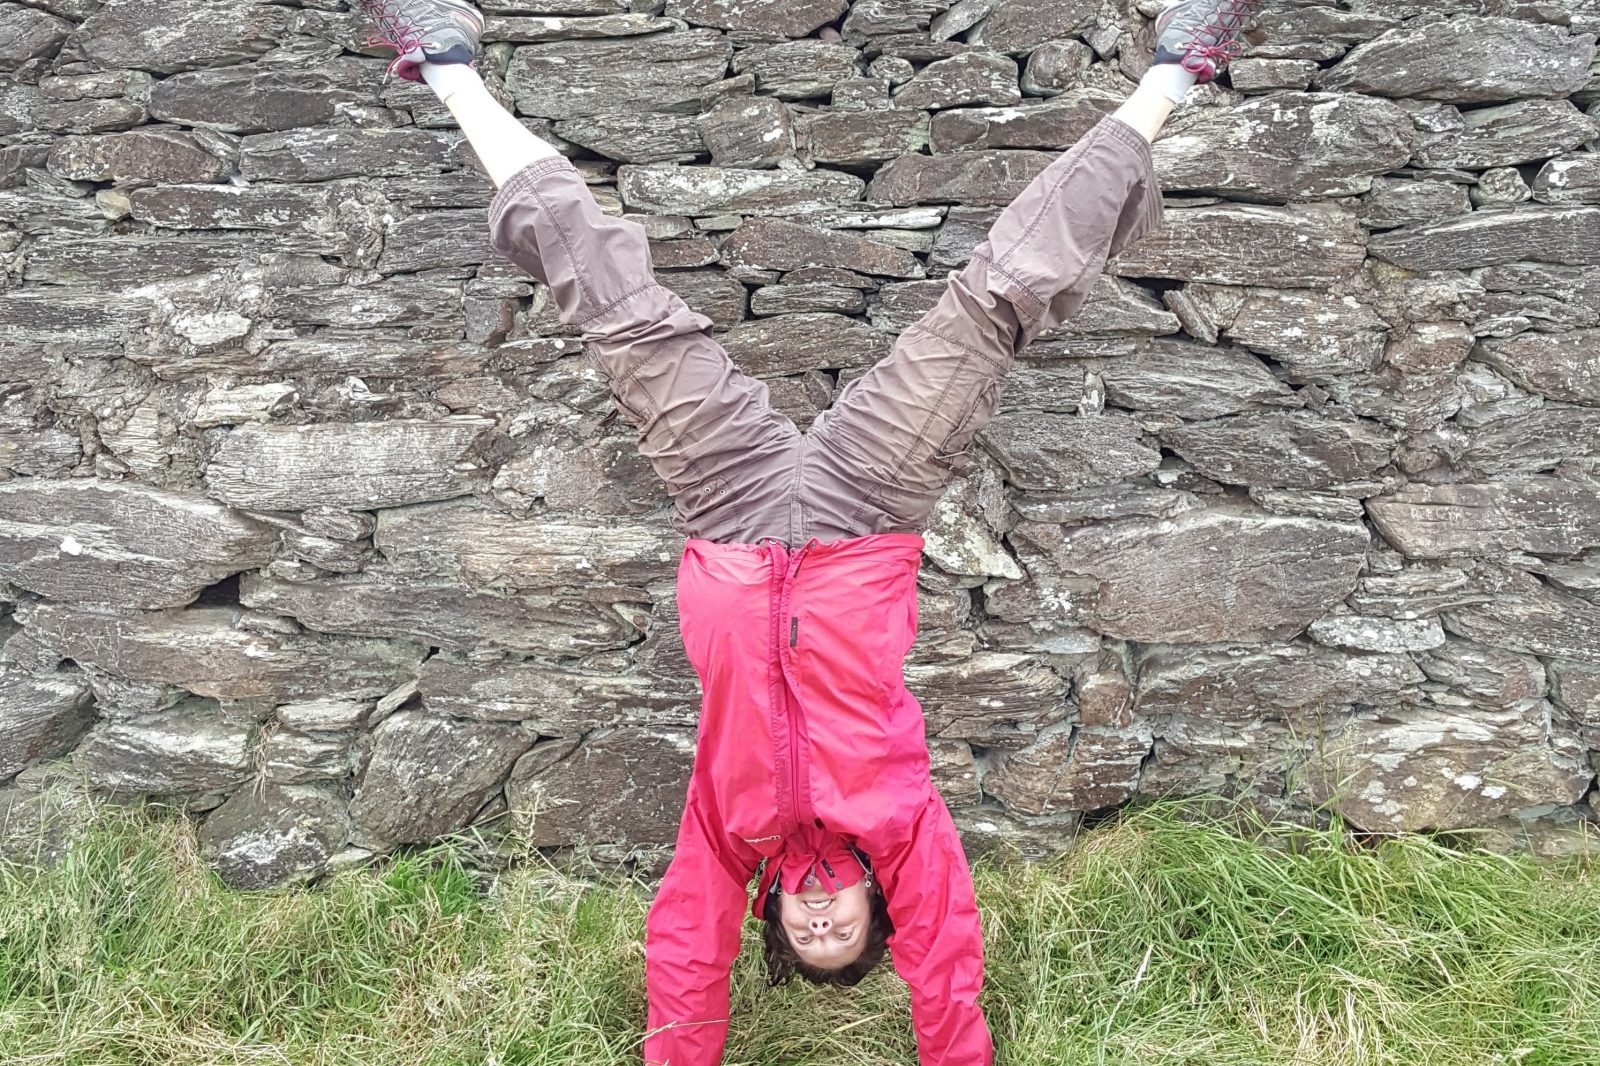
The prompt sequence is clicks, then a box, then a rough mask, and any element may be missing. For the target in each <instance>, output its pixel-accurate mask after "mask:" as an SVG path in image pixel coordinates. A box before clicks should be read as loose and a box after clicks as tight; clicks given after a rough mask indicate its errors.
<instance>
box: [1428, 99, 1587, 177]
mask: <svg viewBox="0 0 1600 1066" xmlns="http://www.w3.org/2000/svg"><path fill="white" fill-rule="evenodd" d="M1461 117H1462V128H1461V129H1460V130H1459V131H1457V132H1454V133H1451V134H1448V135H1447V136H1445V137H1442V138H1440V139H1438V140H1435V141H1431V142H1428V143H1425V144H1422V145H1419V146H1418V148H1417V154H1416V159H1415V162H1416V163H1417V164H1418V165H1420V166H1426V167H1462V168H1465V169H1469V170H1471V169H1478V170H1481V169H1482V168H1484V167H1504V166H1514V165H1516V164H1518V163H1532V162H1535V161H1538V160H1542V159H1548V158H1550V157H1551V156H1553V155H1559V154H1560V153H1562V152H1564V151H1566V150H1567V149H1569V148H1575V147H1577V146H1578V145H1580V144H1582V143H1584V142H1585V141H1587V140H1589V139H1590V138H1592V137H1594V136H1595V134H1596V132H1600V131H1597V130H1596V127H1595V123H1594V122H1593V120H1591V119H1589V118H1587V117H1586V116H1585V115H1584V114H1583V112H1581V111H1579V110H1578V109H1577V108H1576V107H1573V106H1572V104H1571V102H1570V101H1567V100H1519V101H1517V102H1515V103H1510V104H1501V105H1500V106H1498V107H1481V108H1476V109H1474V110H1471V111H1467V112H1466V113H1464V114H1463V115H1462V116H1461Z"/></svg>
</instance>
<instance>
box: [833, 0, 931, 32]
mask: <svg viewBox="0 0 1600 1066" xmlns="http://www.w3.org/2000/svg"><path fill="white" fill-rule="evenodd" d="M949 6H950V3H949V0H853V2H852V3H851V5H850V17H849V18H847V19H845V20H844V37H845V40H847V41H851V42H858V41H863V40H866V39H868V38H873V37H883V36H886V35H889V34H908V35H910V36H912V37H913V38H916V39H924V40H925V39H926V35H925V34H924V33H923V32H922V31H924V30H927V29H928V28H929V26H930V24H931V23H932V21H933V17H934V16H935V15H938V14H939V13H941V12H942V11H944V10H945V9H946V8H948V7H949Z"/></svg>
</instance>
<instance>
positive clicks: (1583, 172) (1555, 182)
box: [1533, 152, 1600, 204]
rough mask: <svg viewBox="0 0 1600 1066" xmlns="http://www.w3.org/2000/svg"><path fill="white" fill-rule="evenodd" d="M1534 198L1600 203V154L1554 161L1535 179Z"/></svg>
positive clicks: (1563, 201) (1571, 202)
mask: <svg viewBox="0 0 1600 1066" xmlns="http://www.w3.org/2000/svg"><path fill="white" fill-rule="evenodd" d="M1533 198H1534V199H1535V200H1538V201H1539V202H1540V203H1546V204H1600V153H1595V152H1587V153H1582V154H1578V155H1570V156H1564V157H1562V158H1560V159H1552V160H1550V161H1549V162H1548V163H1546V164H1545V165H1544V166H1542V167H1540V168H1539V173H1538V174H1537V175H1536V176H1535V177H1534V179H1533Z"/></svg>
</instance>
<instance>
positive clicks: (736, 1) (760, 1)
mask: <svg viewBox="0 0 1600 1066" xmlns="http://www.w3.org/2000/svg"><path fill="white" fill-rule="evenodd" d="M849 6H850V5H849V4H848V3H847V2H846V0H668V3H667V14H668V15H669V16H671V17H672V18H681V19H683V20H684V21H685V22H688V23H691V24H693V25H696V26H715V27H716V28H718V29H722V30H754V31H757V32H759V33H776V34H779V35H781V36H784V37H808V36H810V35H811V33H812V32H813V31H815V30H816V29H817V28H818V27H819V26H824V25H826V24H828V23H830V22H832V21H834V20H835V19H837V18H838V17H839V16H840V15H843V14H844V13H845V11H846V10H847V9H848V8H849Z"/></svg>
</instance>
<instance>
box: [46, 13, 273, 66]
mask: <svg viewBox="0 0 1600 1066" xmlns="http://www.w3.org/2000/svg"><path fill="white" fill-rule="evenodd" d="M294 16H295V11H294V9H292V8H285V7H278V6H275V5H271V4H265V3H257V2H255V0H217V2H211V0H173V2H169V3H163V4H160V5H155V4H151V3H149V2H148V0H114V2H112V3H107V4H105V5H103V6H101V7H100V8H99V9H98V10H97V11H96V12H95V13H94V14H92V15H90V16H89V17H88V18H87V19H85V20H84V22H83V23H82V25H80V26H79V27H78V32H77V34H76V36H75V44H76V45H77V47H78V48H80V49H81V50H82V52H83V54H84V55H85V56H87V57H88V58H89V59H90V60H93V61H94V62H96V63H98V64H100V66H101V67H103V68H107V69H115V68H119V67H128V68H133V69H137V70H148V71H153V72H155V73H158V74H173V73H177V72H178V71H183V70H197V69H199V68H202V67H224V66H229V65H231V64H234V63H242V62H247V61H249V60H252V59H255V58H257V57H258V56H260V55H261V54H262V53H264V52H266V51H268V50H269V49H271V48H272V47H274V46H275V45H277V44H278V43H279V42H280V41H282V40H283V39H284V38H286V37H287V36H289V34H290V33H291V32H292V26H293V20H294Z"/></svg>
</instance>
